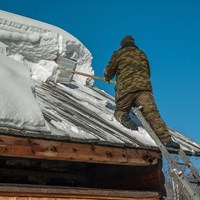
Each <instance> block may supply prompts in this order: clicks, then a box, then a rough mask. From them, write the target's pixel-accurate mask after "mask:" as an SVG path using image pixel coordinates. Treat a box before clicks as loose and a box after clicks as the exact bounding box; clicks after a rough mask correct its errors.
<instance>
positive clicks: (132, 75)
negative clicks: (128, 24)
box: [104, 46, 152, 98]
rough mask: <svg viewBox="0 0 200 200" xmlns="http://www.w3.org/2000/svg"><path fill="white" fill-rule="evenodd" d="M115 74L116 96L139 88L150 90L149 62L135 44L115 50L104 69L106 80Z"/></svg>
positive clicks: (118, 96)
mask: <svg viewBox="0 0 200 200" xmlns="http://www.w3.org/2000/svg"><path fill="white" fill-rule="evenodd" d="M115 75H116V81H117V85H116V86H115V91H116V98H120V97H121V96H122V95H125V94H127V93H130V92H136V91H140V90H146V91H152V86H151V82H150V68H149V62H148V59H147V57H146V55H145V53H144V52H142V51H141V50H139V49H138V48H137V47H136V46H127V47H123V48H121V49H119V50H118V51H115V52H114V53H113V55H112V57H111V59H110V61H109V64H108V65H107V67H106V68H105V70H104V76H105V79H106V80H111V79H112V78H113V77H114V76H115Z"/></svg>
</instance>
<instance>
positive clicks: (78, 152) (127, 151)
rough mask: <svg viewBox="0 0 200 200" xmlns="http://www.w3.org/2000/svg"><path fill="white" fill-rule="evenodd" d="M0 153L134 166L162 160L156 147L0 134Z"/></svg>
mask: <svg viewBox="0 0 200 200" xmlns="http://www.w3.org/2000/svg"><path fill="white" fill-rule="evenodd" d="M0 156H12V157H23V158H37V159H50V160H68V161H79V162H92V163H109V164H122V165H135V166H149V165H153V164H157V161H158V159H162V156H161V154H160V153H159V152H156V151H153V150H143V149H133V148H132V149H131V148H118V147H108V146H100V145H91V144H80V143H69V142H64V141H49V140H42V139H34V138H26V137H16V136H6V135H0Z"/></svg>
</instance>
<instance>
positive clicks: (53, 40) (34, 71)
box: [0, 10, 94, 85]
mask: <svg viewBox="0 0 200 200" xmlns="http://www.w3.org/2000/svg"><path fill="white" fill-rule="evenodd" d="M0 41H1V44H0V47H1V48H0V49H4V50H3V51H4V53H5V48H6V54H7V55H8V56H10V57H12V58H13V59H15V60H17V61H19V62H22V63H23V64H24V65H27V66H28V67H29V68H30V70H31V76H32V79H34V80H36V81H43V82H45V81H46V80H47V79H48V78H49V77H50V76H51V75H52V73H53V71H54V70H55V69H56V67H57V63H56V59H57V58H58V57H65V58H68V59H71V60H74V61H75V62H76V66H77V70H79V71H82V72H85V73H88V74H93V73H94V71H93V69H92V67H91V61H92V56H91V54H90V52H89V51H88V50H87V48H86V47H85V46H84V45H83V44H82V43H81V42H80V41H79V40H77V39H76V38H75V37H74V36H72V35H71V34H69V33H68V32H65V31H64V30H62V29H60V28H58V27H55V26H52V25H50V24H46V23H43V22H39V21H36V20H33V19H29V18H26V17H22V16H19V15H15V14H12V13H8V12H5V11H1V10H0ZM2 43H3V45H4V46H3V47H2ZM5 46H6V47H5ZM3 51H1V52H3ZM74 79H75V80H76V81H77V82H80V83H82V84H90V85H92V84H93V80H92V79H90V78H86V77H80V76H77V75H76V76H74Z"/></svg>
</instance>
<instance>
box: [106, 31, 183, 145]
mask: <svg viewBox="0 0 200 200" xmlns="http://www.w3.org/2000/svg"><path fill="white" fill-rule="evenodd" d="M120 45H121V47H120V49H119V50H117V51H115V52H114V53H113V55H112V57H111V59H110V61H109V64H108V65H107V66H106V68H105V70H104V77H105V80H106V81H107V82H109V81H110V80H111V79H112V78H113V77H114V76H115V75H116V81H117V84H116V87H115V93H116V96H115V103H116V109H115V112H114V117H115V118H116V120H117V121H119V122H120V123H121V124H122V125H124V126H125V127H127V128H129V129H131V130H137V129H138V128H137V125H136V124H135V122H134V121H133V120H132V119H131V118H130V116H129V112H130V110H131V108H132V107H139V106H142V114H143V116H144V118H145V119H146V120H147V122H148V123H149V124H150V126H151V127H152V129H153V130H154V132H155V133H156V135H157V136H158V137H159V139H160V141H161V142H162V143H163V144H164V145H165V146H166V147H171V148H175V149H179V148H180V145H179V144H178V143H176V142H174V141H173V140H172V138H171V136H170V133H169V130H168V128H167V126H166V124H165V122H164V121H163V120H162V118H161V116H160V114H159V111H158V109H157V106H156V103H155V100H154V97H153V92H152V85H151V81H150V66H149V62H148V59H147V56H146V55H145V53H144V52H143V51H141V50H140V49H139V48H138V47H137V46H136V45H135V41H134V39H133V37H132V36H131V35H127V36H125V37H124V38H123V39H122V41H121V43H120Z"/></svg>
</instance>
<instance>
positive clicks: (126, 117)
mask: <svg viewBox="0 0 200 200" xmlns="http://www.w3.org/2000/svg"><path fill="white" fill-rule="evenodd" d="M121 123H122V124H123V125H124V126H125V127H126V128H128V129H131V130H136V131H137V130H138V127H137V125H136V123H135V122H134V121H133V120H132V119H131V118H130V116H129V114H128V113H124V114H123V115H122V117H121Z"/></svg>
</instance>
